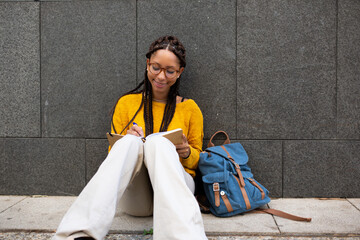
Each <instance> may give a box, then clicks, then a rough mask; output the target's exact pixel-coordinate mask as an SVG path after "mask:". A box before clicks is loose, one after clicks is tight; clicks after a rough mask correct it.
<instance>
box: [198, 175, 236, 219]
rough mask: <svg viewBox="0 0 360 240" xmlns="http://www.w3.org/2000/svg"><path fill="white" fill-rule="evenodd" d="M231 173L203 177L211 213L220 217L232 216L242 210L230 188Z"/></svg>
mask: <svg viewBox="0 0 360 240" xmlns="http://www.w3.org/2000/svg"><path fill="white" fill-rule="evenodd" d="M229 174H230V173H229V172H228V171H225V172H217V173H211V174H207V175H205V176H203V182H204V188H205V194H206V196H207V198H208V200H209V202H210V211H211V212H212V213H213V214H214V215H216V216H220V215H223V214H231V213H232V212H233V211H235V210H237V209H239V208H240V205H239V204H238V203H237V202H236V201H234V199H233V195H232V193H231V191H230V190H229V188H228V181H229Z"/></svg>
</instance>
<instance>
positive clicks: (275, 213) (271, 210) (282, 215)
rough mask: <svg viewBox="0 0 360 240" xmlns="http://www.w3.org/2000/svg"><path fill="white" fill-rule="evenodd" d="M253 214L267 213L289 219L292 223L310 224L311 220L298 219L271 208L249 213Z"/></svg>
mask: <svg viewBox="0 0 360 240" xmlns="http://www.w3.org/2000/svg"><path fill="white" fill-rule="evenodd" d="M251 212H253V213H268V214H271V215H275V216H278V217H282V218H286V219H290V220H293V221H302V222H311V218H304V217H299V216H296V215H292V214H289V213H286V212H283V211H280V210H276V209H272V208H268V209H257V210H253V211H251Z"/></svg>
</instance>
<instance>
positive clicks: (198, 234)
mask: <svg viewBox="0 0 360 240" xmlns="http://www.w3.org/2000/svg"><path fill="white" fill-rule="evenodd" d="M185 55H186V54H185V48H184V46H183V45H182V44H181V43H180V42H179V40H178V39H177V38H176V37H174V36H164V37H160V38H159V39H157V40H156V41H155V42H153V43H152V44H151V46H150V48H149V52H148V53H147V54H146V57H147V60H146V70H145V79H144V81H143V82H141V83H140V84H139V85H138V86H137V87H136V88H135V89H134V90H132V91H130V92H128V93H127V94H125V95H124V96H122V97H120V99H119V100H118V102H117V104H116V105H115V107H114V114H113V118H112V132H113V133H116V132H117V133H119V130H120V131H121V132H120V133H122V134H126V135H125V137H123V138H121V139H120V140H118V141H117V142H116V143H115V144H114V145H113V147H112V148H111V150H110V151H109V154H108V156H107V157H106V159H105V160H104V162H103V163H102V164H101V166H100V167H99V169H98V171H97V173H96V174H95V175H94V177H93V178H92V179H91V180H90V182H89V183H88V184H87V186H86V187H85V188H84V190H83V191H82V192H81V194H80V195H79V197H78V198H77V199H76V201H75V202H74V203H73V205H72V206H71V208H70V209H69V211H68V212H67V213H66V215H65V216H64V218H63V220H62V222H61V223H60V226H59V228H58V230H57V233H56V235H55V236H54V239H103V238H104V237H105V235H106V234H107V232H108V230H109V228H110V226H111V223H112V220H113V217H114V215H115V211H116V208H117V204H118V203H119V204H120V206H121V208H122V209H123V211H125V212H126V213H128V214H130V215H134V216H149V215H151V214H153V216H154V217H153V218H154V235H153V238H154V239H155V240H156V239H186V240H187V239H206V236H205V232H204V227H203V222H202V218H201V213H200V210H199V207H198V204H197V202H196V199H195V198H194V195H193V194H194V190H195V184H194V180H193V177H194V176H195V169H196V168H197V164H198V160H199V153H200V151H201V148H202V138H203V117H202V114H201V111H200V109H199V107H198V106H197V105H196V103H195V102H194V101H193V100H191V99H184V98H182V97H180V96H179V94H178V89H179V85H180V79H181V74H182V72H183V71H184V68H185V66H186V61H185ZM141 87H142V89H141V90H139V89H140V88H141ZM176 128H181V129H182V130H183V133H184V135H183V142H182V144H179V145H173V144H172V143H171V142H170V141H169V140H167V139H166V138H164V137H161V136H155V137H151V138H148V139H147V140H146V141H145V143H143V141H142V138H141V137H145V136H148V135H150V134H151V133H155V132H164V131H169V130H173V129H176Z"/></svg>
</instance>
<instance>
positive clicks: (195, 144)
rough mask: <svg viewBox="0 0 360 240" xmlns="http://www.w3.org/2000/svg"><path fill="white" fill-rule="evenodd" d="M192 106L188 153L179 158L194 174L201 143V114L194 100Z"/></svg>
mask: <svg viewBox="0 0 360 240" xmlns="http://www.w3.org/2000/svg"><path fill="white" fill-rule="evenodd" d="M194 105H195V106H194V107H193V109H192V111H191V116H190V122H189V131H188V135H187V141H188V143H189V147H190V155H189V156H188V157H187V158H181V159H180V161H181V163H182V165H183V166H184V168H187V169H189V170H192V171H191V172H192V173H193V174H192V175H193V176H194V175H195V170H196V168H197V166H198V162H199V156H200V152H201V151H202V145H203V137H204V130H203V115H202V113H201V110H200V108H199V107H198V106H197V105H196V103H195V102H194Z"/></svg>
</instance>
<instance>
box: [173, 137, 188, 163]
mask: <svg viewBox="0 0 360 240" xmlns="http://www.w3.org/2000/svg"><path fill="white" fill-rule="evenodd" d="M175 147H176V151H177V153H178V154H179V156H180V157H181V158H188V157H189V156H190V153H191V149H190V145H189V143H188V141H187V138H186V137H185V135H184V134H183V142H182V144H177V145H175Z"/></svg>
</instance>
